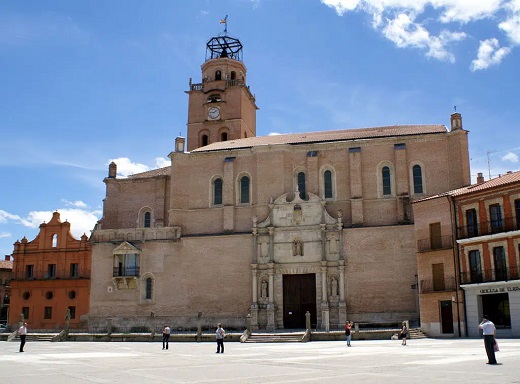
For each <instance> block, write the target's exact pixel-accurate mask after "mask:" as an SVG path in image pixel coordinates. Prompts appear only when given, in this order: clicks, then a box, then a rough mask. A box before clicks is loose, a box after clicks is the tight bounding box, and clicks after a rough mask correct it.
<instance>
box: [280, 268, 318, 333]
mask: <svg viewBox="0 0 520 384" xmlns="http://www.w3.org/2000/svg"><path fill="white" fill-rule="evenodd" d="M307 311H309V313H310V314H311V326H315V325H316V275H315V274H313V273H312V274H304V275H283V326H284V328H285V329H305V313H306V312H307Z"/></svg>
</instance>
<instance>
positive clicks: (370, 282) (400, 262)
mask: <svg viewBox="0 0 520 384" xmlns="http://www.w3.org/2000/svg"><path fill="white" fill-rule="evenodd" d="M343 241H344V257H345V265H346V268H345V273H346V278H345V281H346V284H345V290H346V301H347V317H348V319H349V320H352V321H357V322H365V321H371V322H377V321H393V320H395V321H398V320H411V319H412V318H413V317H414V316H415V313H416V310H417V307H416V298H417V291H416V290H415V289H411V285H412V284H415V274H416V260H415V252H416V249H415V240H414V235H413V227H412V226H408V225H403V226H389V227H378V228H353V229H344V230H343Z"/></svg>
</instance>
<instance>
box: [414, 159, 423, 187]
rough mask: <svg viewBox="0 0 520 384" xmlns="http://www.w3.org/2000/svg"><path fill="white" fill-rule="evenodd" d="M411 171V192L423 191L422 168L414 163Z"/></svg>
mask: <svg viewBox="0 0 520 384" xmlns="http://www.w3.org/2000/svg"><path fill="white" fill-rule="evenodd" d="M412 173H413V193H423V180H422V169H421V166H420V165H414V166H413V168H412Z"/></svg>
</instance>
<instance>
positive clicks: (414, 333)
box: [408, 328, 428, 339]
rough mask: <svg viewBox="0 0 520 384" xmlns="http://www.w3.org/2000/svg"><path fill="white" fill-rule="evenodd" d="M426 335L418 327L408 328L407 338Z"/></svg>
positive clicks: (420, 337)
mask: <svg viewBox="0 0 520 384" xmlns="http://www.w3.org/2000/svg"><path fill="white" fill-rule="evenodd" d="M427 337H428V335H427V334H426V333H424V332H423V331H421V329H420V328H410V331H409V335H408V338H409V339H426V338H427Z"/></svg>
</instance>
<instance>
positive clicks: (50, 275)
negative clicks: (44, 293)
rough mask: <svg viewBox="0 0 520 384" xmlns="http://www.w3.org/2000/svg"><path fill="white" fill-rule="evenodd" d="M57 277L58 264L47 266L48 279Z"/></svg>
mask: <svg viewBox="0 0 520 384" xmlns="http://www.w3.org/2000/svg"><path fill="white" fill-rule="evenodd" d="M55 277H56V264H48V265H47V278H48V279H54V278H55Z"/></svg>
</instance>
